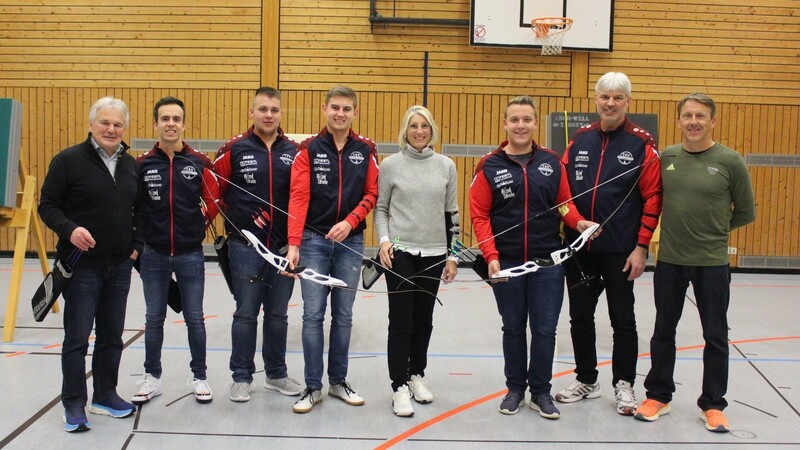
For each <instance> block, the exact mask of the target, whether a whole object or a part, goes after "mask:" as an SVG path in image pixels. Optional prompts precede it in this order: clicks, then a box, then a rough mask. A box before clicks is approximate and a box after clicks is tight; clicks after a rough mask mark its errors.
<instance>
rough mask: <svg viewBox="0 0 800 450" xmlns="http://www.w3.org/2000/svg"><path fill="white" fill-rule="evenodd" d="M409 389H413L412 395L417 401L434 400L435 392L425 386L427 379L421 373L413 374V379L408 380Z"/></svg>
mask: <svg viewBox="0 0 800 450" xmlns="http://www.w3.org/2000/svg"><path fill="white" fill-rule="evenodd" d="M408 389H409V390H410V391H411V396H412V397H414V400H416V401H417V403H430V402H432V401H433V394H431V391H429V390H428V387H427V386H425V380H423V379H422V377H421V376H419V375H411V380H410V381H409V382H408Z"/></svg>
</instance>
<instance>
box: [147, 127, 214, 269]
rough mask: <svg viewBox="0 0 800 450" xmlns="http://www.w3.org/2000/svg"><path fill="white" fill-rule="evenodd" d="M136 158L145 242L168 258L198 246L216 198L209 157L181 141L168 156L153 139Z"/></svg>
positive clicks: (204, 232)
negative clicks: (178, 146)
mask: <svg viewBox="0 0 800 450" xmlns="http://www.w3.org/2000/svg"><path fill="white" fill-rule="evenodd" d="M136 162H137V163H138V165H139V182H140V183H141V185H142V189H141V191H142V194H141V206H140V208H141V211H142V223H143V225H144V240H145V243H146V244H147V245H148V246H149V247H150V248H152V249H153V250H155V251H157V252H159V253H163V254H168V255H171V256H177V255H181V254H185V253H189V252H193V251H197V250H201V249H202V245H203V239H205V237H206V226H207V225H208V222H209V219H208V218H213V217H214V215H216V213H217V199H218V198H219V186H218V185H217V180H216V178H215V177H214V173H213V172H212V166H211V160H210V159H208V157H207V156H206V155H204V154H202V153H200V152H198V151H197V150H195V149H193V148H191V147H189V146H188V145H186V143H184V144H183V148H182V149H181V150H180V151H179V152H175V155H174V156H173V158H172V159H170V157H169V156H168V155H167V154H166V153H164V151H163V150H161V149H160V148H159V147H158V143H156V145H155V146H154V147H153V148H152V149H151V150H150V151H148V152H147V153H145V154H143V155H141V156H139V158H137V160H136ZM201 199H202V200H203V202H204V203H205V205H206V208H207V212H206V213H205V214H204V212H203V209H202V207H201V204H200V200H201Z"/></svg>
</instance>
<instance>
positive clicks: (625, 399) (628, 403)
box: [614, 380, 639, 416]
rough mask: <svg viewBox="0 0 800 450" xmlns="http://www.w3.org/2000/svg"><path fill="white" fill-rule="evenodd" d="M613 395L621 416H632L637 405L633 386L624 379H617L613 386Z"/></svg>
mask: <svg viewBox="0 0 800 450" xmlns="http://www.w3.org/2000/svg"><path fill="white" fill-rule="evenodd" d="M614 396H615V397H616V398H617V412H618V413H619V414H622V415H623V416H632V415H633V413H634V412H635V411H636V408H638V407H639V404H638V403H636V395H635V394H634V393H633V386H631V384H630V383H628V382H627V381H625V380H619V381H617V385H616V386H614Z"/></svg>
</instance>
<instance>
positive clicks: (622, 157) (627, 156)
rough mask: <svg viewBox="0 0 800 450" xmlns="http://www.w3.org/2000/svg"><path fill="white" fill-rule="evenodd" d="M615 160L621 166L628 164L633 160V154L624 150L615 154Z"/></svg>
mask: <svg viewBox="0 0 800 450" xmlns="http://www.w3.org/2000/svg"><path fill="white" fill-rule="evenodd" d="M617 161H619V163H620V164H622V165H623V166H627V165H628V164H630V163H632V162H633V154H631V152H628V151H624V152H622V153H620V154H619V156H617Z"/></svg>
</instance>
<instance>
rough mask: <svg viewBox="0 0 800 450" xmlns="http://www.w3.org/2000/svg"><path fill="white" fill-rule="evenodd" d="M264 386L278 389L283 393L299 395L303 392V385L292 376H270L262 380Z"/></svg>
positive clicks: (272, 389)
mask: <svg viewBox="0 0 800 450" xmlns="http://www.w3.org/2000/svg"><path fill="white" fill-rule="evenodd" d="M264 387H265V388H267V389H269V390H271V391H278V392H280V393H281V394H283V395H290V396H295V395H300V393H301V392H303V385H301V384H300V383H298V382H297V380H295V379H294V378H290V377H283V378H270V377H267V379H266V380H265V381H264Z"/></svg>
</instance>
